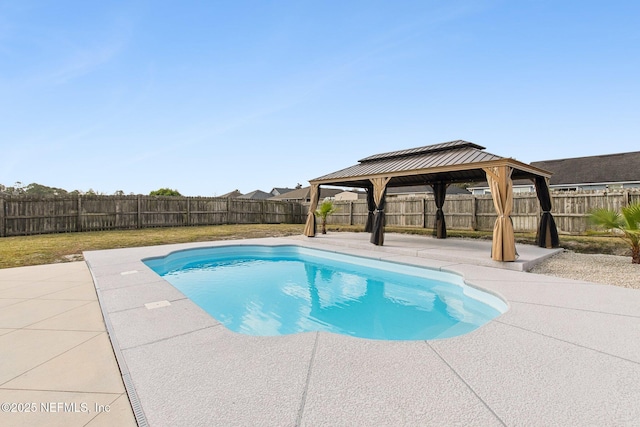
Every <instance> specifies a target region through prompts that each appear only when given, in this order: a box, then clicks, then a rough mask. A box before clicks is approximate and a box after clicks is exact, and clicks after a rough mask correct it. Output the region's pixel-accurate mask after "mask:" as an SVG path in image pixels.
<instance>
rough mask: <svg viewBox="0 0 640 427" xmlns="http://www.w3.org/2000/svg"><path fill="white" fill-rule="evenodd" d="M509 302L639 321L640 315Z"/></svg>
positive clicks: (512, 300) (525, 302)
mask: <svg viewBox="0 0 640 427" xmlns="http://www.w3.org/2000/svg"><path fill="white" fill-rule="evenodd" d="M509 301H510V302H517V303H518V304H527V305H534V306H539V307H551V308H559V309H564V310H573V311H582V312H585V313H598V314H605V315H607V316H616V317H631V318H633V319H640V315H635V314H622V313H611V312H608V311H601V310H588V309H586V308H577V307H565V306H562V305H552V304H540V303H537V302H527V301H516V300H514V299H510V300H509Z"/></svg>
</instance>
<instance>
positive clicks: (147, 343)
mask: <svg viewBox="0 0 640 427" xmlns="http://www.w3.org/2000/svg"><path fill="white" fill-rule="evenodd" d="M220 326H222V323H217V324H215V325H209V326H205V327H204V328H198V329H194V330H192V331H187V332H183V333H181V334H175V335H171V336H170V337H165V338H160V339H158V340H153V341H149V342H146V343H143V344H136V345H132V346H131V347H121V349H122V351H126V350H133V349H136V348H141V347H145V346H148V345H151V344H156V343H159V342H164V341H170V340H172V339H174V338H178V337H183V336H186V335H191V334H193V333H195V332H200V331H204V330H206V329H213V328H218V327H220Z"/></svg>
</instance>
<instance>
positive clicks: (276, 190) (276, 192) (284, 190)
mask: <svg viewBox="0 0 640 427" xmlns="http://www.w3.org/2000/svg"><path fill="white" fill-rule="evenodd" d="M296 188H302V185H300V184H298V186H297V187H296ZM296 188H286V187H282V188H280V187H273V188H272V189H271V195H272V196H281V195H283V194H284V193H288V192H290V191H293V190H295V189H296Z"/></svg>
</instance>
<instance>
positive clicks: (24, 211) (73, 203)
mask: <svg viewBox="0 0 640 427" xmlns="http://www.w3.org/2000/svg"><path fill="white" fill-rule="evenodd" d="M304 219H305V217H304V216H303V214H302V206H301V205H300V204H299V203H296V202H280V201H272V200H249V199H228V198H216V197H211V198H208V197H153V196H57V197H39V198H36V197H23V196H4V197H2V196H0V237H4V236H21V235H31V234H46V233H65V232H74V231H98V230H115V229H136V228H149V227H176V226H195V225H221V224H279V223H287V224H299V223H303V222H304Z"/></svg>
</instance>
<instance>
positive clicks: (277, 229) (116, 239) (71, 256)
mask: <svg viewBox="0 0 640 427" xmlns="http://www.w3.org/2000/svg"><path fill="white" fill-rule="evenodd" d="M327 229H328V230H329V231H330V232H331V231H334V232H335V231H362V229H363V227H362V226H342V225H340V226H331V225H328V226H327ZM303 230H304V225H303V224H247V225H215V226H204V227H172V228H147V229H142V230H115V231H95V232H86V233H64V234H44V235H36V236H18V237H4V238H1V239H0V268H11V267H21V266H28V265H39V264H51V263H56V262H68V261H74V260H82V256H81V254H82V252H83V251H88V250H99V249H115V248H130V247H137V246H153V245H163V244H170V243H189V242H205V241H214V240H234V239H248V238H259V237H282V236H291V235H300V234H302V232H303ZM318 231H319V230H318ZM386 231H387V232H396V233H410V234H422V235H431V234H432V230H431V229H423V228H400V227H387V228H386ZM447 233H448V236H449V237H462V238H476V239H477V238H480V239H491V232H488V231H469V230H448V231H447ZM516 241H517V242H518V243H521V244H522V243H525V244H526V243H528V244H534V242H535V234H533V233H516ZM560 246H562V247H564V248H567V249H571V250H573V251H575V252H580V253H602V254H614V255H625V254H626V253H627V252H628V249H627V247H626V246H625V245H624V243H622V241H621V240H620V239H618V238H615V237H610V236H560Z"/></svg>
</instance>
